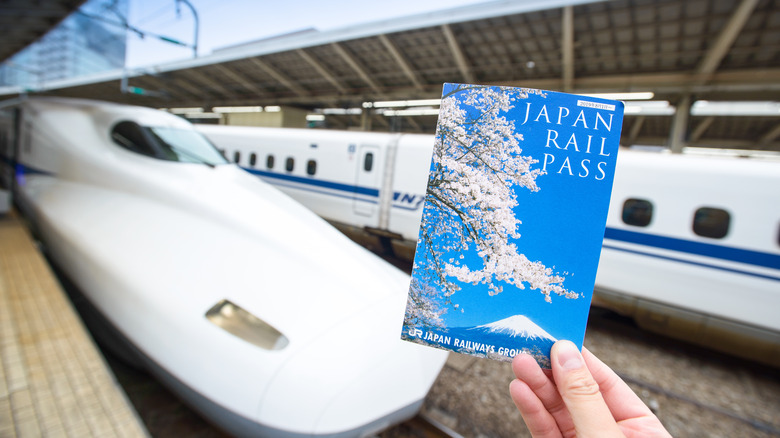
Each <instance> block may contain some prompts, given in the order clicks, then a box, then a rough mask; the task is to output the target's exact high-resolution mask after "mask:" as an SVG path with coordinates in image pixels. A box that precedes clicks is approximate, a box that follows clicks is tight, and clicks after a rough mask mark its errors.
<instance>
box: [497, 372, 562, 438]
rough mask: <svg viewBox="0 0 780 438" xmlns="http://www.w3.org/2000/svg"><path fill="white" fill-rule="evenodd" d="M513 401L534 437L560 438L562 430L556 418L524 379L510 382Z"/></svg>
mask: <svg viewBox="0 0 780 438" xmlns="http://www.w3.org/2000/svg"><path fill="white" fill-rule="evenodd" d="M509 394H510V395H511V396H512V401H514V402H515V406H517V409H518V410H519V411H520V414H521V415H522V416H523V421H525V425H526V426H527V427H528V431H529V432H531V435H532V436H533V437H534V438H559V437H561V431H560V430H559V429H558V423H556V421H555V418H553V416H552V415H551V414H550V413H549V412H548V411H547V409H546V408H545V407H544V404H543V403H542V401H541V400H539V397H537V396H536V394H535V393H534V391H533V390H532V389H531V388H529V387H528V385H527V384H526V383H525V382H523V381H522V380H513V381H512V383H510V384H509Z"/></svg>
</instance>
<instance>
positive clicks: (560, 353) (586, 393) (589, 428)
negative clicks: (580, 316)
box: [509, 341, 671, 438]
mask: <svg viewBox="0 0 780 438" xmlns="http://www.w3.org/2000/svg"><path fill="white" fill-rule="evenodd" d="M550 358H551V364H552V372H550V370H544V371H543V370H542V369H541V367H539V364H537V362H536V360H535V359H534V358H533V357H531V356H529V355H527V354H521V355H518V356H515V358H514V360H513V361H512V370H513V371H514V373H515V376H516V377H517V380H514V381H512V383H511V384H510V385H509V393H510V394H511V395H512V400H514V402H515V405H517V408H518V409H519V410H520V413H521V414H522V415H523V420H525V424H526V425H527V426H528V430H529V431H530V432H531V435H533V436H534V438H542V437H543V438H547V437H575V436H576V437H598V438H602V437H670V436H671V435H669V432H667V431H666V429H665V428H664V426H663V425H662V424H661V422H660V421H659V420H658V418H657V417H656V416H655V415H653V412H652V411H650V409H649V408H648V407H647V406H646V405H645V404H644V403H642V400H641V399H640V398H639V397H638V396H637V395H636V394H635V393H634V392H633V391H632V390H631V388H629V386H628V385H626V383H625V382H624V381H623V380H622V379H621V378H620V377H619V376H618V375H617V374H615V372H614V371H612V370H611V369H610V368H609V367H608V366H607V365H605V364H604V363H603V362H601V361H600V360H599V359H598V358H597V357H596V356H594V355H593V354H592V353H591V352H590V351H588V350H587V349H584V348H583V352H582V354H580V352H579V350H578V349H577V347H576V346H575V345H574V344H573V343H572V342H570V341H558V342H556V343H555V345H553V348H552V352H551V357H550ZM551 377H552V378H551Z"/></svg>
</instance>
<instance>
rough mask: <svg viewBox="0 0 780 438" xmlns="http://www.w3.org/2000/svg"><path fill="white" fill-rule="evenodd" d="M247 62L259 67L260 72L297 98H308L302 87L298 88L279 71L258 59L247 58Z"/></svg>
mask: <svg viewBox="0 0 780 438" xmlns="http://www.w3.org/2000/svg"><path fill="white" fill-rule="evenodd" d="M249 61H250V62H251V63H252V64H254V65H256V66H257V67H260V69H261V70H263V71H264V72H266V73H267V74H268V75H269V76H271V77H272V78H274V79H275V80H276V81H278V82H279V83H281V84H282V85H284V86H285V87H287V88H289V89H290V90H292V92H293V93H295V94H297V95H298V96H301V97H304V96H308V95H309V93H308V92H307V91H306V90H304V89H303V88H302V87H300V86H299V85H298V84H296V83H295V82H293V81H292V80H290V79H289V78H288V77H287V76H286V75H284V74H283V73H282V72H280V71H279V70H277V69H275V68H273V67H271V66H270V65H269V64H268V63H267V62H265V61H263V60H261V59H259V58H249Z"/></svg>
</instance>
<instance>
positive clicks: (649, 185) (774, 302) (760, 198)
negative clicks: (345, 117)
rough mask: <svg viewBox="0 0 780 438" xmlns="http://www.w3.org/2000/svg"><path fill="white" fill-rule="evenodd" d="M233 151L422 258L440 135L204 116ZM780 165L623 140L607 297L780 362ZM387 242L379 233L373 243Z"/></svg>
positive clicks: (337, 215)
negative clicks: (215, 121) (240, 122)
mask: <svg viewBox="0 0 780 438" xmlns="http://www.w3.org/2000/svg"><path fill="white" fill-rule="evenodd" d="M197 129H198V130H199V131H201V132H203V133H204V134H205V135H206V136H207V137H208V138H209V139H210V140H211V141H212V142H213V143H214V144H215V145H216V146H217V147H218V148H219V149H220V150H221V151H223V153H224V154H225V156H226V157H227V159H229V160H231V161H234V162H236V163H239V164H240V166H241V167H243V168H244V169H245V170H247V171H248V172H250V173H252V174H255V175H257V176H259V177H260V178H261V179H263V180H265V181H267V182H269V183H271V184H273V185H275V186H276V187H279V189H280V190H282V191H283V192H285V193H287V194H289V195H290V196H291V197H293V198H294V199H297V200H298V201H300V202H301V203H302V204H303V205H305V206H307V207H309V208H311V209H312V210H313V211H314V212H316V213H317V214H319V215H320V216H322V217H324V218H326V219H327V220H329V221H331V222H332V223H334V224H335V225H337V226H338V227H339V228H340V229H341V230H342V231H345V232H347V233H351V234H352V235H353V236H356V237H355V238H356V239H362V240H361V241H366V242H368V244H373V245H376V246H379V245H383V246H385V247H386V248H389V249H392V250H394V251H395V252H396V254H398V255H401V256H403V257H406V258H409V259H411V255H412V254H413V251H414V245H415V241H416V239H417V233H418V229H419V224H420V218H421V214H422V204H423V200H424V196H425V186H426V183H427V175H428V168H429V165H430V157H431V152H432V147H433V137H432V136H429V135H419V134H417V135H415V134H385V133H366V132H352V131H347V132H336V131H322V130H306V129H276V128H255V127H238V126H220V125H198V126H197ZM778 187H780V162H777V161H775V162H772V161H758V160H750V159H736V158H723V157H702V156H685V155H673V154H662V153H653V152H638V151H632V150H628V149H621V151H620V153H619V154H618V166H617V170H616V175H615V182H614V188H613V192H612V203H611V205H610V210H609V213H608V220H607V229H606V233H605V239H604V244H603V249H602V253H601V259H600V264H599V269H598V276H597V279H596V290H595V294H594V304H596V305H599V306H602V307H607V308H609V309H612V310H615V311H617V312H619V313H622V314H624V315H626V316H630V317H632V318H633V319H635V320H636V322H637V323H638V324H639V325H640V326H642V327H644V328H646V329H649V330H652V331H655V332H659V333H663V334H666V335H670V336H673V337H676V338H681V339H684V340H687V341H691V342H694V343H697V344H701V345H704V346H707V347H710V348H713V349H716V350H720V351H724V352H728V353H730V354H734V355H737V356H742V357H746V358H750V359H753V360H756V361H759V362H763V363H767V364H771V365H774V366H780V317H778V314H777V312H778V309H780V191H778ZM372 236H373V238H374V240H375V241H374V242H371V241H370V240H366V239H367V238H369V237H372Z"/></svg>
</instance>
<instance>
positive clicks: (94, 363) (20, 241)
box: [0, 214, 148, 438]
mask: <svg viewBox="0 0 780 438" xmlns="http://www.w3.org/2000/svg"><path fill="white" fill-rule="evenodd" d="M47 436H52V437H59V436H64V437H78V438H81V437H146V436H148V433H147V431H146V429H145V427H144V426H143V423H142V421H141V420H140V419H139V417H138V416H137V415H136V412H135V410H134V409H133V407H132V405H131V404H130V403H129V401H128V399H127V397H126V396H125V393H124V391H123V389H122V387H121V386H120V385H119V384H118V383H117V381H116V379H115V378H114V375H113V374H112V373H111V371H110V368H109V367H108V366H107V364H106V362H105V360H104V359H103V356H102V355H101V353H100V352H99V350H98V349H97V347H96V345H95V343H94V342H93V341H92V338H91V337H90V334H89V333H88V332H87V331H86V329H85V328H84V326H83V324H82V323H81V320H80V319H79V317H78V315H77V314H76V312H75V310H74V309H73V306H72V305H71V303H70V301H68V298H67V297H66V295H65V294H64V292H63V291H62V289H61V288H60V285H59V283H57V281H56V280H55V279H54V275H53V274H52V272H51V270H50V269H49V265H48V264H47V263H46V261H45V260H44V258H43V257H42V256H41V254H40V253H39V252H38V250H37V248H36V247H35V245H34V244H33V241H32V239H31V238H30V235H29V233H28V231H27V230H26V229H25V227H24V225H23V224H22V223H21V221H20V220H18V219H17V218H16V217H15V216H14V215H12V214H10V215H0V437H3V438H5V437H47Z"/></svg>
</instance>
